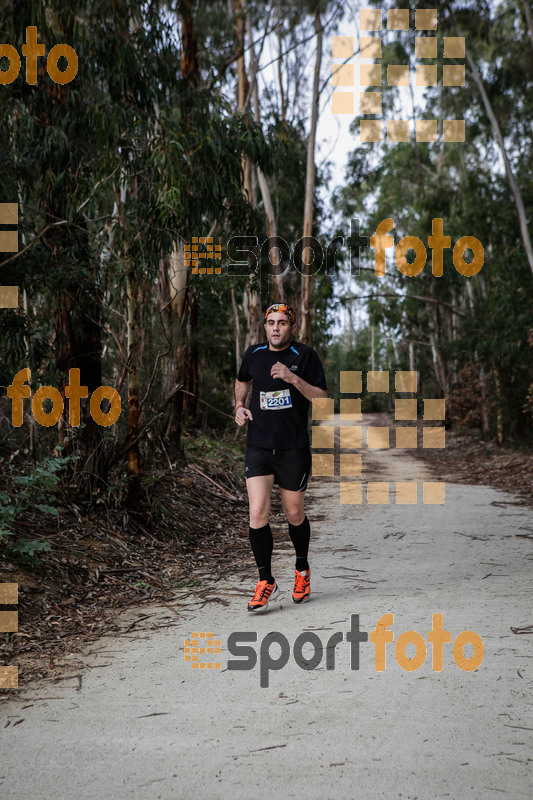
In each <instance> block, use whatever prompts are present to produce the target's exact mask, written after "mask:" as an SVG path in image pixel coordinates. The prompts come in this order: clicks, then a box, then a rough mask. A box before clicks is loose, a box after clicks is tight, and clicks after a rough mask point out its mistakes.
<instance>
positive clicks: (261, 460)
mask: <svg viewBox="0 0 533 800" xmlns="http://www.w3.org/2000/svg"><path fill="white" fill-rule="evenodd" d="M310 472H311V450H310V448H309V447H296V448H293V449H291V450H267V449H266V448H264V447H255V446H254V445H248V447H247V448H246V453H245V455H244V475H245V477H246V478H255V477H257V476H258V475H274V483H277V484H278V486H280V487H281V488H282V489H287V490H288V491H290V492H305V490H306V489H307V480H308V478H309V473H310Z"/></svg>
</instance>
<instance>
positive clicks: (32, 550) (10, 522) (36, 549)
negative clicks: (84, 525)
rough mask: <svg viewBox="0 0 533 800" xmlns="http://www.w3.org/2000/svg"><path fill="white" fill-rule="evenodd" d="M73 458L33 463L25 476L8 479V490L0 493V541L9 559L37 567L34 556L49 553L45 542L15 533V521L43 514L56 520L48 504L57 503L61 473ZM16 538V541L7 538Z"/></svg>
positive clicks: (61, 457) (55, 458)
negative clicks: (25, 537) (34, 464)
mask: <svg viewBox="0 0 533 800" xmlns="http://www.w3.org/2000/svg"><path fill="white" fill-rule="evenodd" d="M73 458H74V457H73V456H53V457H51V458H48V459H46V460H44V461H43V462H41V463H40V464H37V465H36V466H35V467H34V468H33V469H32V470H31V471H30V472H28V473H27V474H26V475H14V476H13V477H11V481H10V482H11V489H10V491H2V492H0V542H3V543H4V545H5V547H6V553H7V555H8V557H9V556H11V557H13V558H15V559H16V560H19V561H21V562H22V563H25V562H29V563H32V564H33V565H38V564H39V558H38V553H41V552H46V551H47V550H50V547H51V545H50V543H49V542H46V541H38V540H28V539H24V538H22V537H18V536H17V535H16V533H15V526H16V522H17V521H18V520H19V519H23V518H24V517H27V516H28V515H36V514H37V515H39V514H46V515H49V516H52V517H57V516H58V515H59V511H58V508H57V506H56V505H54V504H52V503H53V501H56V500H57V493H58V488H59V482H60V479H61V473H62V472H63V471H64V470H65V469H66V467H67V465H68V464H69V463H70V462H71V461H72V460H73ZM7 537H16V538H7Z"/></svg>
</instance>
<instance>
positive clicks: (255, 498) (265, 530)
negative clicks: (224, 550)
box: [246, 475, 274, 583]
mask: <svg viewBox="0 0 533 800" xmlns="http://www.w3.org/2000/svg"><path fill="white" fill-rule="evenodd" d="M273 485H274V475H257V476H256V477H254V478H247V479H246V490H247V492H248V500H249V505H250V528H249V535H250V544H251V545H252V551H253V554H254V558H255V563H256V564H257V568H258V570H259V580H260V581H265V580H266V581H268V582H269V583H273V582H274V578H273V576H272V566H271V562H272V550H273V547H274V541H273V539H272V531H271V530H270V525H269V524H268V516H269V514H270V496H271V493H272V487H273Z"/></svg>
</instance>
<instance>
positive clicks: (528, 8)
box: [524, 0, 533, 47]
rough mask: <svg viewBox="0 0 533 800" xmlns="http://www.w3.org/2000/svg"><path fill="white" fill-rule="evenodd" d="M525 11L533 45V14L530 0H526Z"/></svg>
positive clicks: (532, 44)
mask: <svg viewBox="0 0 533 800" xmlns="http://www.w3.org/2000/svg"><path fill="white" fill-rule="evenodd" d="M524 13H525V15H526V23H527V32H528V33H529V38H530V40H531V46H532V47H533V16H532V15H531V6H530V4H529V0H524Z"/></svg>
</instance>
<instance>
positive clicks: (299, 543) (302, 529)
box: [289, 517, 311, 572]
mask: <svg viewBox="0 0 533 800" xmlns="http://www.w3.org/2000/svg"><path fill="white" fill-rule="evenodd" d="M289 536H290V537H291V541H292V543H293V545H294V549H295V550H296V565H295V566H296V569H297V570H298V572H303V571H304V570H306V569H309V563H308V561H307V553H308V552H309V539H310V538H311V526H310V525H309V520H308V519H307V517H304V520H303V522H301V523H300V524H299V525H293V524H292V523H291V522H289Z"/></svg>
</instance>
